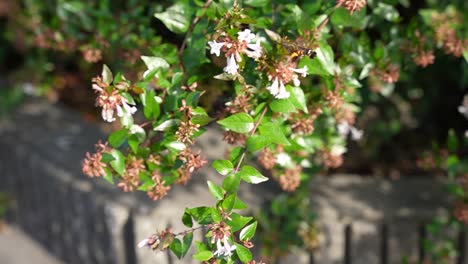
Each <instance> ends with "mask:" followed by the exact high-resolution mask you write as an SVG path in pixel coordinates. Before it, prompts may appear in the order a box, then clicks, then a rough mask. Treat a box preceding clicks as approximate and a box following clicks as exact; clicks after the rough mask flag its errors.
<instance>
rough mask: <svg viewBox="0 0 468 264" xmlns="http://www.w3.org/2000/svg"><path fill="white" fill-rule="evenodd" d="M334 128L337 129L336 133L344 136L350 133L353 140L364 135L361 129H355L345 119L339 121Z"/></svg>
mask: <svg viewBox="0 0 468 264" xmlns="http://www.w3.org/2000/svg"><path fill="white" fill-rule="evenodd" d="M336 129H337V130H338V134H340V135H341V136H342V137H344V138H346V137H347V136H348V135H349V134H350V133H351V139H352V140H355V141H358V140H360V139H361V138H362V136H363V135H364V131H363V130H360V129H357V128H356V127H354V126H350V125H349V124H348V122H346V121H344V122H340V123H339V124H338V125H337V126H336Z"/></svg>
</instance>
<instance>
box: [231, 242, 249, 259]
mask: <svg viewBox="0 0 468 264" xmlns="http://www.w3.org/2000/svg"><path fill="white" fill-rule="evenodd" d="M235 244H236V253H237V256H238V257H239V259H240V261H242V263H246V262H249V261H251V260H252V253H251V252H250V250H248V249H247V248H245V247H244V246H242V245H240V244H238V243H235Z"/></svg>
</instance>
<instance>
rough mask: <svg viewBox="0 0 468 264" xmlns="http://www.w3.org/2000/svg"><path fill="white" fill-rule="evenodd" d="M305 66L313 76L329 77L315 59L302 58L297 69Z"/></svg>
mask: <svg viewBox="0 0 468 264" xmlns="http://www.w3.org/2000/svg"><path fill="white" fill-rule="evenodd" d="M304 66H307V68H308V72H309V74H315V75H319V76H329V75H330V74H329V73H328V72H327V71H326V70H325V68H324V67H323V66H322V63H320V61H319V60H318V59H317V58H314V59H311V58H309V57H304V58H302V59H301V62H300V63H299V67H304Z"/></svg>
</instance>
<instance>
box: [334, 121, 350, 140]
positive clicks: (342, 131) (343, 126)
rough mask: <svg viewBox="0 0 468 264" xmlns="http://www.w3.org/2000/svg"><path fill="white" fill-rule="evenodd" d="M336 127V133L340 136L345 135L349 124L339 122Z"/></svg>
mask: <svg viewBox="0 0 468 264" xmlns="http://www.w3.org/2000/svg"><path fill="white" fill-rule="evenodd" d="M336 129H337V130H338V134H340V135H341V136H342V137H344V138H345V137H347V136H348V134H349V132H350V130H351V126H350V125H349V124H348V122H346V121H345V122H340V123H339V124H338V125H337V126H336Z"/></svg>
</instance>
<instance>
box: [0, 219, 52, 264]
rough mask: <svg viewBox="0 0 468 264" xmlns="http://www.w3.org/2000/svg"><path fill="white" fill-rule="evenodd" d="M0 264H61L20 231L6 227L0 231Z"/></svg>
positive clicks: (12, 227)
mask: <svg viewBox="0 0 468 264" xmlns="http://www.w3.org/2000/svg"><path fill="white" fill-rule="evenodd" d="M0 263H2V264H29V263H35V264H61V262H59V261H58V260H57V259H55V258H54V257H52V256H51V255H50V254H49V253H47V251H46V250H45V249H44V248H42V247H41V246H40V245H39V244H38V243H36V242H35V241H34V240H32V239H31V238H29V237H28V236H27V235H26V234H24V233H23V232H22V231H21V230H20V229H18V228H17V227H14V226H8V225H7V226H4V228H2V229H1V230H0Z"/></svg>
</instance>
